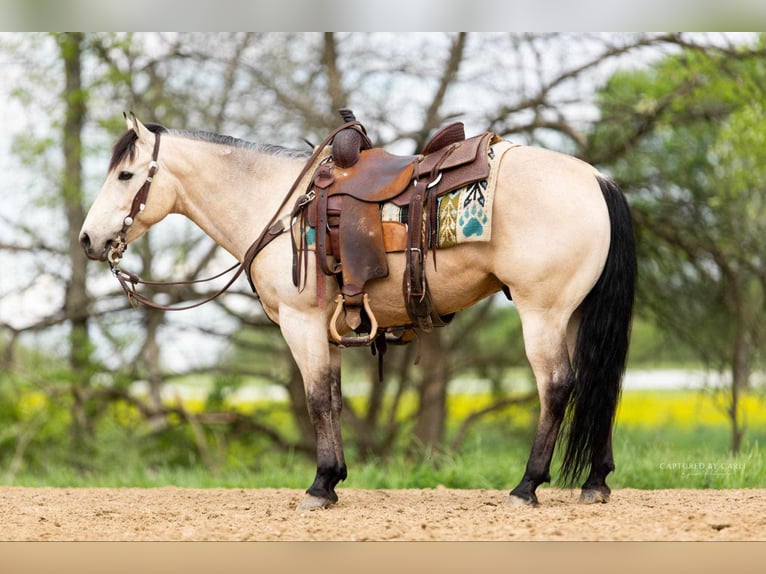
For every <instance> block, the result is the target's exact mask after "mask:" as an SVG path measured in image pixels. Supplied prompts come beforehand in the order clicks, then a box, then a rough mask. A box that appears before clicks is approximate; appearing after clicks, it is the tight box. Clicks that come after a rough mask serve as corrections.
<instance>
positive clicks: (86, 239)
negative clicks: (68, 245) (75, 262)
mask: <svg viewBox="0 0 766 574" xmlns="http://www.w3.org/2000/svg"><path fill="white" fill-rule="evenodd" d="M80 245H82V248H83V249H84V250H85V251H90V235H88V234H87V233H83V234H82V235H80Z"/></svg>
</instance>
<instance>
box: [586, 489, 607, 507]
mask: <svg viewBox="0 0 766 574" xmlns="http://www.w3.org/2000/svg"><path fill="white" fill-rule="evenodd" d="M610 494H611V491H610V490H609V488H608V487H607V488H583V489H582V492H581V493H580V504H596V503H598V502H600V503H602V504H606V503H607V502H609V495H610Z"/></svg>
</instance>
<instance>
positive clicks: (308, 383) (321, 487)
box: [280, 310, 347, 510]
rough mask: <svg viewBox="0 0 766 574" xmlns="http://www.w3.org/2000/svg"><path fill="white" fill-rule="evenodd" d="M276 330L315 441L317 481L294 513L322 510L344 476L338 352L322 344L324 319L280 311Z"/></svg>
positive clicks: (324, 341) (320, 315)
mask: <svg viewBox="0 0 766 574" xmlns="http://www.w3.org/2000/svg"><path fill="white" fill-rule="evenodd" d="M280 325H281V329H282V334H283V336H284V337H285V340H286V341H287V344H288V346H289V347H290V350H291V352H292V354H293V358H294V359H295V361H296V363H297V364H298V368H299V369H300V372H301V376H302V378H303V386H304V389H305V392H306V402H307V405H308V412H309V418H310V419H311V423H312V425H313V426H314V436H315V438H316V457H317V471H316V476H315V477H314V482H313V483H312V484H311V486H310V487H309V488H308V490H306V496H305V497H304V499H303V501H302V502H301V503H300V505H299V506H298V510H313V509H317V508H327V507H328V506H330V505H332V504H335V503H336V502H337V501H338V495H337V494H336V492H335V486H336V485H337V484H338V483H339V482H340V481H341V480H345V478H346V476H347V468H346V461H345V458H344V455H343V441H342V437H341V427H340V417H341V410H342V402H343V401H342V396H341V386H340V370H341V369H340V366H341V352H340V349H338V348H337V347H334V346H331V345H330V344H329V342H328V340H327V319H326V316H325V314H324V313H313V314H307V313H298V312H293V311H292V310H288V311H286V310H280Z"/></svg>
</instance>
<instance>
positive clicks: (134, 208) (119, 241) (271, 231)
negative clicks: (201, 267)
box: [107, 121, 361, 311]
mask: <svg viewBox="0 0 766 574" xmlns="http://www.w3.org/2000/svg"><path fill="white" fill-rule="evenodd" d="M360 125H361V124H360V123H359V122H357V121H351V122H347V123H345V124H343V125H342V126H340V127H339V128H337V129H335V130H333V131H332V132H331V133H330V134H329V135H328V136H327V137H326V138H325V139H324V140H323V141H322V143H320V144H319V145H318V146H316V147H315V148H314V153H312V155H311V157H310V158H309V159H308V160H307V161H306V164H305V165H304V166H303V169H302V170H301V172H300V173H299V174H298V177H297V178H295V181H294V182H293V185H292V186H291V187H290V190H289V191H288V192H287V194H286V195H285V197H284V199H283V200H282V203H281V204H280V205H279V207H278V208H277V210H276V211H275V212H274V215H272V217H271V219H270V220H269V222H268V223H267V224H266V226H265V227H264V228H263V231H262V232H261V233H260V235H259V236H258V237H257V238H256V240H255V241H254V242H253V243H252V244H251V245H250V247H249V248H248V250H247V252H246V253H245V256H244V257H243V259H242V263H235V264H234V265H232V266H231V267H229V268H228V269H226V270H225V271H222V272H221V273H219V274H217V275H214V276H213V277H208V278H206V279H192V280H187V281H145V280H143V279H141V278H139V277H138V275H136V274H135V273H131V272H130V271H125V270H122V269H120V268H119V267H118V264H119V262H120V260H121V259H122V255H123V254H124V253H125V250H126V249H127V247H128V243H127V240H126V236H127V233H128V230H129V229H130V226H131V225H133V222H134V221H135V220H136V216H137V215H138V214H139V213H141V212H142V211H143V210H144V208H145V207H146V199H147V197H148V195H149V188H150V187H151V185H152V180H153V179H154V176H155V175H156V173H157V170H158V169H159V164H158V163H157V157H158V156H159V152H160V133H159V132H155V140H154V151H153V152H152V161H151V163H150V164H149V174H148V176H147V178H146V181H144V184H143V185H142V186H141V188H140V189H139V190H138V192H137V193H136V195H135V197H134V198H133V202H132V203H131V206H130V213H129V214H128V215H127V216H126V217H125V219H124V220H123V223H122V229H121V230H120V231H119V233H118V234H117V236H116V238H115V239H114V240H113V241H112V245H111V246H110V248H109V252H108V253H107V261H108V262H109V267H110V268H111V269H112V274H113V275H114V276H115V277H116V278H117V280H118V281H119V282H120V286H121V287H122V289H123V291H124V292H125V294H126V295H127V297H128V301H129V302H130V305H131V306H133V307H135V306H136V303H141V304H143V305H146V306H147V307H152V308H154V309H160V310H162V311H184V310H186V309H193V308H195V307H199V306H200V305H203V304H205V303H208V302H210V301H212V300H213V299H215V298H217V297H219V296H220V295H222V294H223V293H225V292H226V291H227V290H228V289H229V288H230V287H231V286H232V285H233V284H234V281H236V280H237V278H238V277H239V276H240V275H242V273H243V272H244V273H245V274H246V275H247V278H248V281H249V282H250V287H251V288H252V289H253V292H255V293H256V295H257V291H256V289H255V283H254V282H253V278H252V277H251V276H250V266H251V265H252V263H253V260H254V259H255V257H256V256H257V255H258V254H259V253H260V252H261V250H262V249H263V248H264V247H266V246H267V245H268V244H269V243H271V242H272V241H273V240H274V239H276V238H277V237H279V236H280V235H282V234H283V233H285V232H287V231H289V230H290V229H291V228H292V221H291V222H290V224H288V225H285V224H284V223H283V221H282V219H280V218H279V214H280V213H281V212H282V210H283V209H284V208H285V206H286V205H287V202H288V201H289V200H290V198H291V197H292V195H293V193H295V190H296V189H297V188H298V186H299V185H300V182H301V181H302V180H303V179H304V177H306V175H307V174H308V172H309V170H310V169H311V168H312V166H314V164H315V162H316V160H317V158H319V156H320V155H321V153H322V150H324V148H325V147H326V146H327V145H328V144H329V143H330V142H331V141H332V139H333V138H334V137H335V135H336V134H337V133H338V132H339V131H341V130H343V129H345V128H349V127H354V126H360ZM305 201H306V198H305V196H304V195H301V196H300V197H298V199H297V202H296V205H298V204H301V203H302V202H305ZM291 217H292V216H291ZM235 270H236V272H235V273H234V275H232V277H231V279H229V281H228V282H227V283H226V285H224V286H223V287H222V288H221V289H219V290H218V291H216V292H215V293H213V294H212V295H210V296H208V297H206V298H205V299H203V300H202V301H198V302H197V303H193V304H190V305H185V306H180V307H174V306H170V305H163V304H161V303H155V302H154V301H152V300H151V299H148V298H147V297H144V296H143V295H141V294H139V293H138V292H137V291H136V286H137V285H139V284H143V285H148V286H173V285H176V286H178V285H194V284H198V283H207V282H209V281H213V280H214V279H218V278H219V277H223V276H224V275H226V274H227V273H230V272H232V271H235Z"/></svg>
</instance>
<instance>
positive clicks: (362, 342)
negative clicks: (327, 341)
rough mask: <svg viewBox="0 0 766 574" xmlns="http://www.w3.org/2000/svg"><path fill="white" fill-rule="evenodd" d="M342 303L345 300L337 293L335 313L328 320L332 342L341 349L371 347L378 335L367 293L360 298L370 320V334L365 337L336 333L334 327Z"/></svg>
mask: <svg viewBox="0 0 766 574" xmlns="http://www.w3.org/2000/svg"><path fill="white" fill-rule="evenodd" d="M344 302H345V299H344V297H343V294H342V293H339V294H338V296H337V297H336V298H335V303H336V306H335V311H334V312H333V314H332V319H330V335H331V336H332V338H333V340H334V341H335V342H336V343H338V344H339V345H341V346H342V347H366V346H369V345H371V344H372V343H373V342H374V341H375V337H377V335H378V320H377V319H376V318H375V315H373V313H372V309H370V298H369V297H368V296H367V293H365V294H364V295H363V296H362V305H363V306H364V310H365V311H366V312H367V316H368V317H369V318H370V332H369V333H368V334H366V335H348V336H345V335H341V334H340V333H338V328H337V326H336V325H337V322H338V317H340V312H341V310H342V309H343V303H344Z"/></svg>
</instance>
